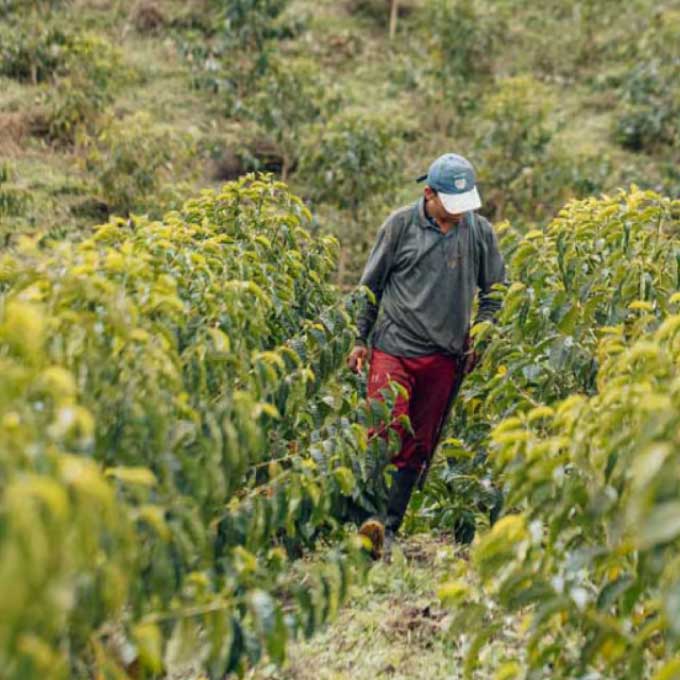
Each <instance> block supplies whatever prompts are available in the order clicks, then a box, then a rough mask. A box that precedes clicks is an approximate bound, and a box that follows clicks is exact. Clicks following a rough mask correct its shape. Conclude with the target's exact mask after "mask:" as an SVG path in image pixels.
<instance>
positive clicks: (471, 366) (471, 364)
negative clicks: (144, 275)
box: [463, 349, 481, 375]
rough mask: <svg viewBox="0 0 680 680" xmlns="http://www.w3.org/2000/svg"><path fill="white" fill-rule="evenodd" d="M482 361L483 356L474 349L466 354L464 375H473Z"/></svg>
mask: <svg viewBox="0 0 680 680" xmlns="http://www.w3.org/2000/svg"><path fill="white" fill-rule="evenodd" d="M480 359H481V356H480V354H479V352H476V351H475V350H474V349H471V350H468V351H467V352H466V354H465V359H464V360H463V375H468V374H469V373H472V371H474V370H475V367H476V366H477V364H478V363H479V361H480Z"/></svg>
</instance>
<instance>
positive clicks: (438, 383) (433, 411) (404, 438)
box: [368, 349, 460, 470]
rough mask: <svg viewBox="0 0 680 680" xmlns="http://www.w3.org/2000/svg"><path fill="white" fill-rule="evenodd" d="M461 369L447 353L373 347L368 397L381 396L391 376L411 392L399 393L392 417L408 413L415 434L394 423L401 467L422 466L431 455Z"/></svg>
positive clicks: (395, 462)
mask: <svg viewBox="0 0 680 680" xmlns="http://www.w3.org/2000/svg"><path fill="white" fill-rule="evenodd" d="M458 370H460V369H459V366H458V362H457V361H456V359H454V358H453V357H451V356H447V355H445V354H428V355H427V356H421V357H412V358H405V357H395V356H392V355H391V354H386V353H385V352H381V351H380V350H377V349H374V350H373V353H372V356H371V368H370V371H369V374H368V397H369V398H373V399H382V398H383V397H382V395H381V394H380V390H381V389H383V388H385V387H387V386H388V384H389V382H390V381H391V380H394V381H396V382H398V383H401V384H402V385H403V386H404V387H405V388H406V391H407V392H408V399H405V398H404V397H403V396H401V395H399V396H398V397H397V400H396V403H395V405H394V408H393V410H392V418H393V420H396V419H397V418H398V417H399V416H400V415H404V414H406V415H407V416H408V417H409V419H410V421H411V427H412V429H413V432H414V435H415V436H414V435H411V434H410V433H409V432H408V431H407V430H406V429H405V428H404V427H403V425H401V424H400V423H396V422H395V423H394V424H393V425H392V426H391V427H392V428H393V429H394V430H395V431H397V432H398V433H399V436H400V437H401V450H400V451H399V453H398V454H397V455H396V456H395V458H393V459H392V462H393V463H394V465H396V466H397V467H398V468H411V469H415V470H421V469H422V468H423V467H424V466H425V464H426V463H427V461H428V459H429V458H430V456H431V455H432V453H433V449H434V447H435V446H436V444H437V442H436V438H437V436H438V434H439V431H440V429H441V425H442V421H443V419H444V418H445V417H446V415H447V414H446V408H447V406H448V405H449V401H450V398H451V392H452V390H453V386H454V383H455V381H456V373H457V371H458ZM384 436H386V432H385V433H384Z"/></svg>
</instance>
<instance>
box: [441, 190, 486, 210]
mask: <svg viewBox="0 0 680 680" xmlns="http://www.w3.org/2000/svg"><path fill="white" fill-rule="evenodd" d="M437 195H438V196H439V198H441V200H442V205H443V206H444V210H446V212H447V213H450V214H452V215H456V214H459V213H464V212H468V211H469V210H479V208H481V207H482V199H481V198H480V197H479V191H477V187H473V188H472V189H470V191H466V192H465V193H464V194H443V193H441V192H438V193H437Z"/></svg>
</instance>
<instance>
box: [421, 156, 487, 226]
mask: <svg viewBox="0 0 680 680" xmlns="http://www.w3.org/2000/svg"><path fill="white" fill-rule="evenodd" d="M423 180H425V181H426V182H427V184H428V186H429V187H431V188H432V189H434V190H435V191H436V192H437V194H439V197H440V198H441V201H442V204H443V205H444V209H445V210H446V212H448V213H452V214H456V213H464V212H468V211H469V210H477V209H479V208H481V207H482V199H481V198H480V197H479V191H478V190H477V180H476V179H475V171H474V168H473V167H472V164H471V163H470V161H468V160H467V159H466V158H463V157H462V156H459V155H458V154H455V153H445V154H444V155H443V156H439V158H437V160H435V161H434V162H433V163H432V165H430V169H429V170H428V171H427V175H423V176H422V177H419V178H418V179H417V180H416V181H417V182H422V181H423Z"/></svg>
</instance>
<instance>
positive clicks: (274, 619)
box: [0, 179, 387, 680]
mask: <svg viewBox="0 0 680 680" xmlns="http://www.w3.org/2000/svg"><path fill="white" fill-rule="evenodd" d="M308 220H309V215H308V213H307V212H306V209H305V208H304V207H303V206H302V204H301V203H300V202H299V200H298V199H296V198H294V197H293V196H291V195H290V194H288V193H287V192H286V191H285V189H284V188H283V187H282V186H281V185H278V184H274V183H272V182H269V181H261V180H254V179H247V180H244V181H241V182H240V183H238V184H232V185H227V186H225V187H224V189H223V191H222V192H221V193H219V194H214V193H210V192H206V193H205V194H204V195H202V196H201V197H200V198H198V199H195V200H193V201H190V202H188V203H187V204H186V205H185V206H184V207H183V209H182V210H181V211H180V212H177V213H172V214H168V215H167V216H166V219H165V221H164V222H162V223H161V222H149V221H148V220H145V219H131V220H129V221H128V220H122V219H119V220H115V221H113V222H111V223H109V224H106V225H103V226H102V227H100V228H99V229H98V230H97V231H96V232H95V233H94V234H93V235H92V236H91V237H90V238H87V239H85V240H84V241H82V242H81V243H79V244H77V245H76V244H72V243H68V242H65V243H62V244H60V245H57V246H54V247H52V248H48V249H46V250H40V249H38V248H36V247H35V245H34V244H33V243H32V242H30V241H26V242H24V243H23V244H22V245H21V247H20V248H19V250H18V251H17V252H16V253H5V254H3V255H2V257H1V258H0V291H1V292H0V348H1V349H0V357H1V361H2V371H1V372H0V373H1V375H2V377H1V378H0V381H1V384H2V389H1V391H0V409H1V410H0V427H1V428H2V436H0V470H1V476H2V487H1V488H2V491H1V493H2V503H1V504H0V507H1V508H2V510H1V522H2V526H3V531H2V534H1V535H0V565H1V567H0V568H1V569H2V578H0V583H1V584H2V588H3V624H2V627H1V628H0V632H1V637H0V658H2V663H3V667H4V669H5V672H6V674H7V677H11V678H22V680H23V679H25V678H32V677H35V678H39V677H44V673H45V669H46V668H50V669H51V676H50V677H66V676H68V674H69V669H71V672H75V673H83V672H85V667H86V666H91V667H94V668H96V669H99V670H100V671H101V672H105V671H106V672H107V673H108V674H110V676H111V677H124V672H125V669H127V670H128V671H129V670H130V667H131V666H132V665H133V664H134V665H135V666H137V667H138V671H137V672H138V673H141V674H142V676H144V677H148V676H151V675H155V674H156V673H158V672H159V671H160V670H161V669H162V668H165V669H167V670H173V669H175V670H176V669H177V668H178V667H182V665H183V664H185V663H187V662H188V661H191V660H194V661H196V660H198V662H199V665H201V666H204V667H205V668H207V669H208V670H209V673H210V675H211V676H212V677H223V675H224V673H225V672H228V671H230V670H236V669H239V668H241V667H242V665H243V663H244V661H243V659H244V658H248V659H250V661H251V662H253V661H256V660H257V659H258V658H259V657H260V656H261V654H263V653H264V651H265V650H266V652H267V653H268V654H269V656H270V657H271V658H272V659H274V660H281V658H282V657H283V654H284V642H285V638H286V637H287V635H288V634H289V632H294V631H295V630H298V629H301V630H303V631H304V632H306V633H307V634H309V633H311V632H312V631H313V630H314V629H315V627H316V626H317V625H318V624H320V623H321V622H322V621H324V620H326V619H327V618H329V617H330V616H332V615H333V613H334V612H335V611H336V609H337V607H338V604H339V602H340V601H341V600H342V599H343V597H344V596H345V593H346V591H347V585H348V581H349V578H350V571H351V570H350V565H351V564H352V560H351V557H352V555H353V554H354V552H355V549H354V548H353V547H352V544H351V542H350V543H348V544H346V546H345V548H344V549H343V548H340V552H339V553H338V554H337V555H336V556H335V557H334V556H333V555H331V554H329V555H328V558H327V560H326V562H325V564H324V565H323V567H321V569H320V571H319V570H316V569H313V570H312V572H311V573H308V574H307V576H305V579H304V580H305V582H304V585H303V586H300V585H298V584H297V583H289V584H288V585H286V584H287V577H286V573H287V572H286V565H287V563H288V559H289V557H291V558H293V557H295V556H296V555H297V554H298V551H299V548H300V547H301V546H303V545H309V544H312V543H313V542H314V541H315V540H317V539H318V538H319V537H320V536H321V535H322V534H323V533H326V534H327V533H328V532H329V531H332V530H333V527H334V522H333V517H334V516H346V515H347V511H348V509H349V506H350V505H354V504H356V503H359V504H360V505H364V506H365V507H369V508H370V507H373V505H372V504H373V503H375V502H380V489H381V487H382V481H381V479H382V478H381V476H380V467H379V466H377V464H378V463H379V462H380V460H381V459H382V455H383V454H381V451H382V450H383V449H384V447H385V443H384V442H383V441H382V440H376V439H372V440H371V441H369V440H368V439H367V436H366V430H365V429H364V425H370V424H371V423H376V422H378V420H379V419H380V418H384V417H385V416H386V413H387V411H386V409H387V406H386V405H384V404H375V405H374V406H373V407H372V408H370V409H367V408H366V407H364V406H363V405H362V402H361V401H360V400H359V396H358V394H357V392H356V391H355V390H353V389H349V388H348V387H347V386H343V385H342V384H335V385H334V384H333V383H332V382H329V380H331V378H332V377H333V375H334V374H335V372H336V371H337V370H338V368H339V367H340V366H341V365H342V363H343V361H344V357H345V354H346V352H347V350H348V349H349V347H350V345H351V343H352V339H353V333H352V330H351V325H350V315H349V313H348V310H346V309H345V307H344V303H342V302H341V301H339V300H338V299H337V298H336V297H335V293H334V292H333V289H332V287H330V286H329V284H328V283H327V281H328V277H329V275H330V273H331V272H332V270H333V267H334V265H335V250H336V244H335V242H334V240H333V239H331V238H328V237H324V238H319V239H312V238H311V237H310V236H309V234H308V233H307V232H306V231H305V230H304V225H305V224H306V223H307V222H308ZM355 480H363V482H362V483H361V485H360V487H361V491H355V488H356V486H357V484H356V481H355ZM371 488H373V489H375V493H374V494H373V495H372V494H371V492H370V489H371ZM352 496H354V500H352ZM341 553H344V555H345V556H344V557H343V556H342V554H341ZM348 560H349V561H348ZM277 593H280V595H281V597H282V600H280V601H278V602H277V600H276V594H277ZM106 669H108V670H106Z"/></svg>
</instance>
